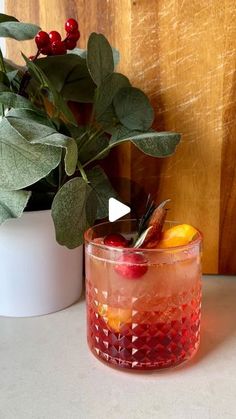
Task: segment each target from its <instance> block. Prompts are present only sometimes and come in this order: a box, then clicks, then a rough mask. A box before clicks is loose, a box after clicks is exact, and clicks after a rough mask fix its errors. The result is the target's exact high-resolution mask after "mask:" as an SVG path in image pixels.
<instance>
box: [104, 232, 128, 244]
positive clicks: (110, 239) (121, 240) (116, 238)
mask: <svg viewBox="0 0 236 419" xmlns="http://www.w3.org/2000/svg"><path fill="white" fill-rule="evenodd" d="M104 244H105V245H106V246H113V247H127V246H128V240H127V239H126V238H125V237H124V236H122V235H121V234H108V235H107V236H106V237H105V239H104Z"/></svg>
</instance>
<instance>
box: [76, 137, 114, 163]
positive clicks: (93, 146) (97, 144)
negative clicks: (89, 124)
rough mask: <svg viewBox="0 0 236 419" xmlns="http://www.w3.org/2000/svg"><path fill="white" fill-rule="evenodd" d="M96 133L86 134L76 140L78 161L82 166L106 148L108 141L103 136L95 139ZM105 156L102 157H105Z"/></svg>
mask: <svg viewBox="0 0 236 419" xmlns="http://www.w3.org/2000/svg"><path fill="white" fill-rule="evenodd" d="M95 134H96V132H93V131H92V132H86V133H84V134H82V135H81V137H79V138H77V139H76V142H77V146H78V155H79V160H80V162H81V163H82V164H84V163H85V162H86V161H88V160H90V159H91V158H92V157H94V156H96V155H97V154H98V153H100V152H101V151H102V150H105V149H106V148H107V146H108V143H109V140H108V138H107V137H106V136H105V135H100V136H98V137H95ZM105 154H107V153H104V155H103V156H102V158H103V157H105Z"/></svg>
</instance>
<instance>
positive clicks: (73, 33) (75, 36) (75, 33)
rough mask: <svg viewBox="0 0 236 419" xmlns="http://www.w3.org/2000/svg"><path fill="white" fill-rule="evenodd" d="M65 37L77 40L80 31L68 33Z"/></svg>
mask: <svg viewBox="0 0 236 419" xmlns="http://www.w3.org/2000/svg"><path fill="white" fill-rule="evenodd" d="M66 38H67V39H70V40H72V39H73V41H76V42H77V41H78V40H79V39H80V31H75V32H72V33H69V34H68V35H67V37H66Z"/></svg>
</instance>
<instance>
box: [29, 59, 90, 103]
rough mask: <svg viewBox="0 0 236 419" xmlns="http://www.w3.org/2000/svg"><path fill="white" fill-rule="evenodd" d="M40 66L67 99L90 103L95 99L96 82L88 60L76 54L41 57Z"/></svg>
mask: <svg viewBox="0 0 236 419" xmlns="http://www.w3.org/2000/svg"><path fill="white" fill-rule="evenodd" d="M35 64H36V66H38V67H39V68H40V69H41V70H42V71H43V72H44V74H45V75H46V77H47V78H48V79H49V80H50V82H51V83H52V84H53V86H54V87H55V89H56V90H57V91H58V92H60V93H61V95H62V96H63V98H64V99H65V100H73V101H76V102H83V103H88V102H92V101H93V97H94V90H95V87H96V86H95V84H94V82H93V81H92V79H91V76H90V74H89V71H88V68H87V64H86V60H85V59H82V58H81V57H80V56H77V55H76V54H67V55H66V60H65V56H64V55H58V56H51V57H46V58H41V59H38V60H37V61H36V63H35Z"/></svg>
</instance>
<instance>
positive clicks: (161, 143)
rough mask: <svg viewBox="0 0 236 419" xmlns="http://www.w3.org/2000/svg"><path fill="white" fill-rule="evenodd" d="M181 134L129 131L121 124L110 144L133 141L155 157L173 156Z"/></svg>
mask: <svg viewBox="0 0 236 419" xmlns="http://www.w3.org/2000/svg"><path fill="white" fill-rule="evenodd" d="M180 137H181V135H180V134H179V133H176V132H156V131H151V132H143V133H140V132H139V131H129V130H127V129H126V128H125V127H122V126H119V127H117V128H116V129H115V130H114V133H113V135H112V137H111V140H110V144H111V145H114V144H116V145H118V144H120V143H122V142H124V141H131V142H132V143H133V144H134V145H136V147H138V148H139V149H140V150H141V151H142V152H143V153H145V154H147V155H149V156H153V157H167V156H171V155H172V154H173V153H174V151H175V149H176V146H177V145H178V143H179V141H180Z"/></svg>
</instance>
